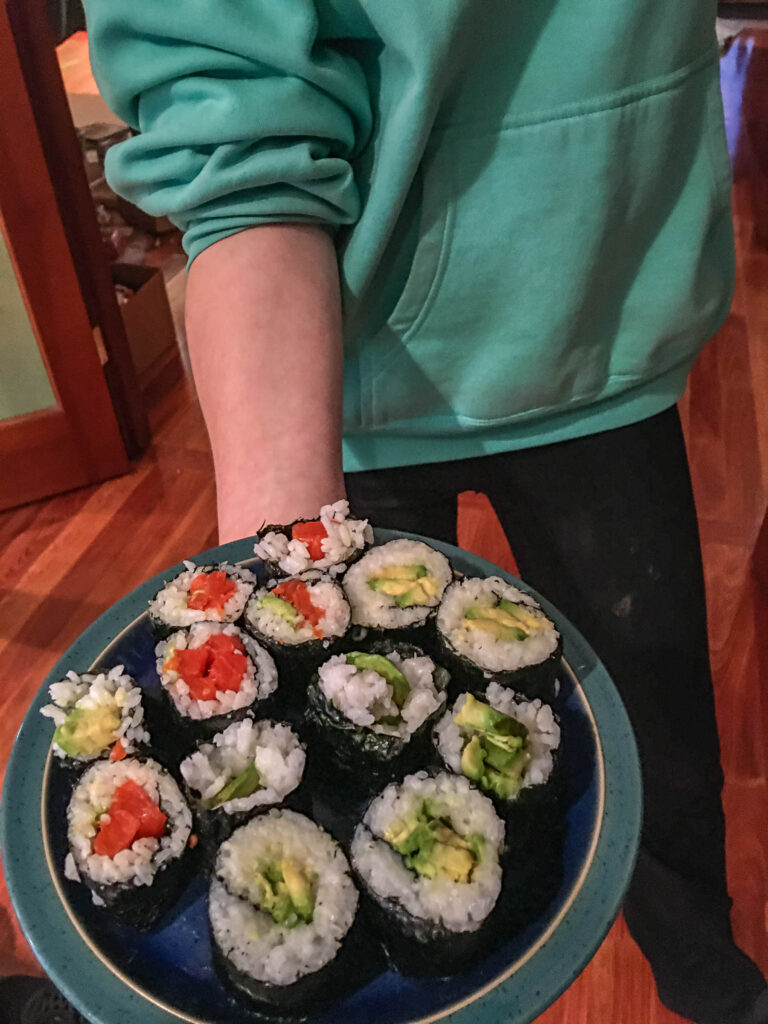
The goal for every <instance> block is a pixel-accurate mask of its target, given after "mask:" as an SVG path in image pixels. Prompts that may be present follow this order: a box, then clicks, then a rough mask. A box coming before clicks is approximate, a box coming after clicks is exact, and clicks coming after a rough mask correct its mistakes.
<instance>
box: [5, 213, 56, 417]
mask: <svg viewBox="0 0 768 1024" xmlns="http://www.w3.org/2000/svg"><path fill="white" fill-rule="evenodd" d="M54 405H56V399H55V397H54V394H53V391H52V390H51V385H50V382H49V380H48V374H47V373H46V370H45V366H44V364H43V360H42V357H41V356H40V350H39V349H38V347H37V342H36V340H35V335H34V332H33V330H32V325H31V324H30V322H29V317H28V316H27V310H26V307H25V306H24V299H23V298H22V295H21V292H20V291H19V285H18V282H17V280H16V273H15V271H14V269H13V265H12V264H11V258H10V256H9V254H8V249H7V247H6V244H5V239H4V238H3V235H2V233H0V420H3V419H8V418H9V417H11V416H20V415H22V414H23V413H26V412H34V411H35V410H37V409H48V408H50V407H51V406H54Z"/></svg>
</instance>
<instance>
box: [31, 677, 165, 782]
mask: <svg viewBox="0 0 768 1024" xmlns="http://www.w3.org/2000/svg"><path fill="white" fill-rule="evenodd" d="M48 692H49V694H50V696H51V701H52V703H51V704H46V706H45V707H44V708H41V714H43V715H45V716H46V717H47V718H51V719H53V722H54V724H55V725H56V731H55V732H54V734H53V752H54V754H55V755H56V757H58V758H60V759H62V761H63V762H64V763H66V764H70V765H74V764H82V763H83V762H87V761H93V760H95V759H96V758H101V757H107V756H109V757H110V758H111V760H113V761H119V760H121V759H122V758H124V757H125V756H126V754H133V753H135V752H136V751H137V749H138V748H139V747H141V746H143V745H146V744H148V743H149V733H148V732H147V729H146V728H145V723H144V708H143V706H142V702H141V690H140V689H139V687H138V686H137V685H136V683H135V682H134V681H133V679H131V677H130V676H129V675H126V673H125V672H124V670H123V666H122V665H116V666H115V667H114V668H112V669H110V670H109V672H107V673H104V672H99V673H98V674H87V675H82V676H79V675H77V674H76V673H75V672H68V673H67V677H66V679H62V680H61V681H60V682H58V683H52V684H51V686H50V687H49V688H48Z"/></svg>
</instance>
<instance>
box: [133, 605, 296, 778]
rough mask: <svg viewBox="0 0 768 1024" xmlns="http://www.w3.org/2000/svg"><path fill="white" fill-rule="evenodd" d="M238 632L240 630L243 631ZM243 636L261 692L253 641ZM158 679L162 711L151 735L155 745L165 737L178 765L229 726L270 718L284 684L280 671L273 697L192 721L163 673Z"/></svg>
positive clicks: (154, 714)
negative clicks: (167, 683) (252, 648)
mask: <svg viewBox="0 0 768 1024" xmlns="http://www.w3.org/2000/svg"><path fill="white" fill-rule="evenodd" d="M195 625H203V626H204V625H209V623H196V624H195ZM224 625H226V626H231V625H234V623H230V622H228V623H225V624H224ZM192 628H194V627H192ZM237 628H238V629H240V627H237ZM173 632H174V633H185V634H187V635H188V634H189V633H190V632H191V629H183V630H181V629H176V630H174V631H173ZM171 635H173V634H171ZM241 635H242V639H243V641H244V645H245V654H246V657H247V658H248V660H249V662H250V663H251V664H252V665H253V667H254V672H255V678H256V681H257V690H258V688H259V687H260V685H261V681H262V676H261V672H260V667H259V662H258V659H257V657H256V656H255V654H254V652H253V651H252V650H250V649H249V646H248V645H249V644H253V639H252V637H251V636H250V635H249V634H248V633H247V632H246V631H245V630H241ZM163 642H165V641H163ZM158 660H159V659H158ZM158 678H159V679H160V690H161V691H162V706H163V710H162V712H161V711H159V710H158V708H157V707H155V709H154V710H153V727H152V733H151V735H152V736H154V737H156V738H157V739H156V740H155V742H157V741H158V740H159V738H160V737H162V744H163V746H164V747H166V746H170V747H171V748H172V749H173V750H174V752H175V753H176V755H177V756H176V761H178V760H180V759H181V758H182V757H184V756H185V755H186V754H187V753H188V752H189V751H190V749H191V748H192V747H193V746H194V745H195V743H197V742H201V741H204V740H210V739H211V738H212V737H213V736H214V735H215V734H216V733H217V732H221V731H222V730H223V729H226V727H227V726H228V725H232V724H233V723H234V722H241V721H242V720H243V719H244V718H257V719H261V718H270V717H271V716H273V715H274V713H275V711H276V710H277V708H278V706H279V697H278V694H279V691H280V688H281V687H280V684H281V681H282V680H281V676H280V672H279V670H278V673H277V687H276V688H275V689H274V690H273V691H272V692H271V693H270V694H268V695H267V696H265V697H259V695H258V692H257V693H256V694H255V696H254V698H253V700H252V701H251V703H250V704H246V705H245V706H244V707H242V708H235V709H233V710H232V711H227V712H225V713H223V714H220V715H211V716H210V717H208V718H192V717H191V716H190V715H185V714H183V712H181V711H180V710H179V709H178V707H177V706H176V701H175V700H174V699H173V697H172V696H171V694H170V693H169V692H168V688H167V687H166V686H165V685H163V682H162V675H161V673H160V671H158ZM160 760H161V761H162V762H163V763H165V762H167V761H168V760H171V761H172V762H173V757H172V756H171V757H169V756H166V757H165V758H163V756H162V754H161V757H160Z"/></svg>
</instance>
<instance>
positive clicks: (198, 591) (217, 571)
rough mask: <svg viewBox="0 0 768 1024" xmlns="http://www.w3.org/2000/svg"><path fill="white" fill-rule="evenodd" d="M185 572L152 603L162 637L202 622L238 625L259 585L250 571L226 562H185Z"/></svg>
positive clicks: (153, 618) (155, 624)
mask: <svg viewBox="0 0 768 1024" xmlns="http://www.w3.org/2000/svg"><path fill="white" fill-rule="evenodd" d="M184 565H185V566H186V568H185V570H184V572H182V573H179V575H178V576H176V577H175V579H172V580H170V581H169V582H168V583H166V584H165V586H164V587H163V588H162V590H160V591H159V592H158V593H157V594H156V595H155V597H153V598H152V600H151V601H150V602H149V619H150V622H151V623H152V628H153V629H154V631H155V633H156V635H157V636H158V637H159V638H161V639H162V638H164V637H167V636H168V635H169V634H170V633H172V632H174V630H177V629H188V628H189V627H190V626H194V625H195V624H196V623H198V622H237V621H238V619H240V618H241V617H242V614H243V611H244V610H245V604H246V601H247V600H248V598H249V597H250V596H251V593H252V592H253V588H254V587H255V586H256V577H255V576H254V574H253V573H252V572H251V571H250V570H249V569H243V568H241V567H240V566H237V565H229V564H227V563H226V562H222V564H221V565H199V566H196V565H195V563H194V562H185V563H184Z"/></svg>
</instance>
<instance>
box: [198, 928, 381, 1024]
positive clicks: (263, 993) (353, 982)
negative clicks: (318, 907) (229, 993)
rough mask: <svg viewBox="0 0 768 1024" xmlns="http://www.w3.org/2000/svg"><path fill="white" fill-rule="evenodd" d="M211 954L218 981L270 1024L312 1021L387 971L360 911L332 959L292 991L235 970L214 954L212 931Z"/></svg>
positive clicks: (217, 950) (218, 951) (216, 948)
mask: <svg viewBox="0 0 768 1024" xmlns="http://www.w3.org/2000/svg"><path fill="white" fill-rule="evenodd" d="M211 950H212V953H213V964H214V968H215V969H216V973H217V974H218V975H219V977H220V978H221V979H222V981H223V982H224V983H225V984H226V985H228V986H229V987H230V988H231V989H232V990H233V991H234V992H235V993H236V994H237V996H238V997H239V998H240V999H243V1000H244V1001H246V1002H247V1003H248V1004H249V1005H250V1006H251V1007H253V1008H254V1009H255V1010H256V1011H257V1012H259V1013H263V1014H265V1015H266V1016H268V1018H269V1019H270V1020H271V1019H273V1018H274V1017H278V1018H285V1019H288V1020H304V1019H306V1018H308V1017H310V1016H311V1017H315V1016H316V1015H318V1014H320V1013H322V1012H323V1011H324V1010H327V1009H328V1008H329V1007H331V1006H332V1005H333V1004H334V1003H336V1002H339V1001H341V1000H342V999H346V998H348V997H349V996H351V995H352V994H353V993H354V992H357V991H359V990H360V989H361V988H364V987H365V986H366V985H367V984H369V982H371V981H373V979H374V978H376V977H377V976H378V975H379V974H381V972H382V971H383V970H385V969H386V963H385V961H384V956H383V954H382V951H381V947H380V946H379V944H378V942H377V941H376V940H375V939H373V938H372V937H371V936H370V935H369V934H368V932H367V930H366V928H365V926H364V925H363V924H362V923H361V920H360V911H359V909H358V912H357V915H356V916H355V920H354V921H353V923H352V927H351V928H350V930H349V931H348V932H347V934H346V936H345V937H344V940H343V942H342V944H341V948H340V949H339V951H338V952H337V954H336V956H335V958H334V959H333V960H331V962H330V963H328V964H326V965H325V967H321V968H320V970H318V971H315V972H313V973H312V974H305V975H304V977H302V978H298V979H297V980H296V981H294V982H293V984H291V985H271V984H268V983H266V982H262V981H257V980H256V979H255V978H252V977H251V976H250V975H249V974H246V973H245V972H244V971H241V970H239V969H238V968H237V967H236V966H235V965H234V964H233V963H232V962H231V960H228V959H227V957H226V956H225V955H224V953H223V952H222V951H221V949H220V948H219V945H218V943H217V942H216V939H215V936H214V935H213V929H211Z"/></svg>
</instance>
